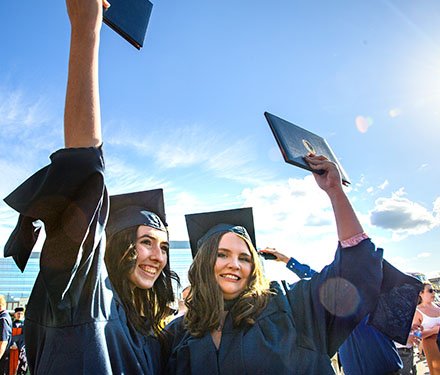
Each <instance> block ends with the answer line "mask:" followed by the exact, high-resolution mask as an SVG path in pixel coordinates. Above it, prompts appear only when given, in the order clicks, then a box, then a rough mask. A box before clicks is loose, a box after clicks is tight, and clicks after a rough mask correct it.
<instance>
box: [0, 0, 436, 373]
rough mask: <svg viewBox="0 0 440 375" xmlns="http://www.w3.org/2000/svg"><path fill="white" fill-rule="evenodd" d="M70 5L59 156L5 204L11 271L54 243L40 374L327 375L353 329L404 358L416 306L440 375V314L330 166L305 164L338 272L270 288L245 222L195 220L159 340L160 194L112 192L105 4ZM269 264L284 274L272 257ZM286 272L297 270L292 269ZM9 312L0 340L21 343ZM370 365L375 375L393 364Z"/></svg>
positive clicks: (41, 312)
mask: <svg viewBox="0 0 440 375" xmlns="http://www.w3.org/2000/svg"><path fill="white" fill-rule="evenodd" d="M66 3H67V12H68V15H69V19H70V24H71V39H70V57H69V69H68V83H67V91H66V101H65V114H64V143H65V147H64V148H63V149H60V150H58V151H56V152H54V153H53V154H52V155H51V157H50V159H51V163H50V164H49V165H48V166H46V167H45V168H43V169H41V170H39V171H38V172H36V173H35V174H34V175H32V176H31V177H30V178H29V179H27V180H26V181H25V182H24V183H23V184H22V185H20V186H19V187H18V188H17V189H16V190H14V191H13V192H12V193H11V194H10V195H9V196H8V197H6V198H5V202H6V203H7V204H8V205H10V206H11V207H12V208H13V209H15V210H16V211H17V212H18V213H19V214H20V215H19V219H18V223H17V226H16V228H15V229H14V231H13V232H12V234H11V236H10V238H9V240H8V242H7V244H6V246H5V256H12V257H14V259H15V261H16V263H17V265H18V267H19V268H20V269H22V270H23V269H24V268H25V267H26V263H27V260H28V258H29V256H30V253H31V252H32V250H33V249H34V246H35V244H36V242H37V235H38V231H36V229H35V227H34V225H33V223H34V221H35V220H41V221H42V222H43V223H44V230H45V232H46V238H45V241H44V243H43V244H42V249H41V260H40V270H39V274H38V277H37V280H36V282H35V285H34V288H33V290H32V294H31V297H30V299H29V302H28V305H27V306H26V320H25V329H24V335H25V345H24V346H25V348H26V357H27V361H28V364H29V370H30V372H31V373H32V374H61V373H66V372H73V373H78V374H221V373H222V374H224V373H228V374H333V373H334V372H335V368H334V367H333V366H332V361H331V358H333V357H334V355H335V354H336V353H337V352H338V350H340V348H341V347H344V345H349V344H347V340H350V338H351V339H354V338H356V337H357V340H358V341H357V342H359V335H358V334H357V333H356V330H359V329H360V328H359V327H374V328H371V329H374V332H377V335H378V337H380V338H381V340H384V341H383V342H385V341H386V342H387V343H388V342H389V343H392V342H394V341H395V342H398V343H400V344H401V345H406V344H407V342H408V339H409V338H410V337H411V335H410V331H411V330H412V328H413V330H414V327H412V325H413V317H414V313H415V309H416V304H417V298H418V297H419V296H420V298H421V299H422V303H421V304H420V305H419V307H418V310H417V313H416V319H417V320H416V324H417V325H418V326H423V327H424V329H423V333H422V343H423V345H424V346H425V345H426V348H428V347H429V348H430V349H427V350H426V355H427V358H428V362H430V363H431V365H432V367H431V365H430V368H431V371H432V374H436V373H437V374H438V371H439V370H438V367H436V366H437V365H436V362H437V361H438V360H437V357H436V356H435V355H434V354H433V353H434V352H433V351H432V352H431V350H434V349H436V350H437V353H438V348H437V347H436V341H435V338H434V337H436V336H437V333H438V329H439V326H440V322H439V321H438V320H437V321H435V322H432V321H431V320H430V319H434V318H432V316H433V314H437V315H436V316H440V309H438V308H437V310H435V308H434V306H433V305H432V303H431V302H430V301H428V298H427V297H426V296H427V295H428V294H430V291H429V289H426V288H425V289H423V287H422V284H421V283H420V282H419V281H418V280H416V279H414V278H412V277H410V276H407V275H405V274H403V273H401V272H400V271H398V270H397V269H395V268H394V267H392V266H391V265H390V264H389V263H387V262H386V261H385V260H384V259H383V250H382V249H380V248H376V247H375V245H374V244H373V242H372V241H371V239H370V238H369V236H368V235H367V234H366V233H365V232H364V230H363V228H362V225H361V223H360V222H359V220H358V218H357V216H356V213H355V212H354V210H353V208H352V205H351V204H350V201H349V199H348V197H347V195H346V194H345V192H344V190H343V186H342V183H341V175H340V172H339V170H338V167H337V166H336V165H335V164H334V163H332V162H330V161H329V160H328V159H327V158H325V157H324V156H321V155H313V154H309V155H305V160H306V161H307V163H308V164H309V166H310V167H311V168H312V169H313V170H316V171H321V172H322V174H318V173H314V174H313V175H314V177H315V180H316V183H317V185H318V186H319V187H320V188H321V189H322V190H323V191H324V192H325V193H326V194H327V196H328V199H329V200H330V202H331V204H332V207H333V212H334V217H335V221H336V230H337V239H338V244H337V246H336V247H337V248H336V253H335V257H334V260H333V262H332V263H331V264H330V265H328V266H326V267H325V268H324V269H322V270H321V271H320V272H312V270H310V269H308V271H307V267H303V268H302V271H301V272H302V275H303V276H304V277H301V278H302V280H300V281H298V282H297V283H294V284H291V285H289V284H287V283H277V282H272V283H271V282H270V281H269V280H267V279H266V277H265V275H264V271H263V266H262V259H261V254H260V252H258V251H257V250H256V241H255V229H254V227H253V219H252V210H250V209H232V210H226V211H217V212H204V213H198V214H190V215H187V216H186V219H187V227H188V235H189V238H190V244H191V250H192V254H193V257H194V259H193V263H192V265H191V267H190V269H189V273H188V279H189V282H190V288H188V293H187V295H186V297H184V300H183V301H182V302H183V303H184V308H183V306H182V313H181V314H180V315H179V316H178V317H177V318H176V319H174V320H172V321H171V322H170V323H169V324H168V325H166V326H165V327H164V321H166V320H167V318H168V316H169V314H170V311H171V310H170V305H171V303H172V302H173V301H174V298H175V297H174V294H173V288H172V280H177V279H178V278H177V275H176V274H175V273H174V272H173V271H172V270H171V268H170V257H169V232H168V227H167V223H166V215H165V209H164V197H163V191H162V190H161V189H156V190H150V191H146V192H138V193H128V194H122V195H118V196H111V197H109V195H108V193H107V189H106V185H105V177H104V154H103V146H102V143H103V140H102V134H101V121H100V103H99V81H98V56H99V53H98V52H99V42H100V29H101V25H102V12H103V8H104V9H105V8H108V7H109V5H110V4H109V3H108V2H107V1H105V0H104V1H103V0H67V1H66ZM40 230H41V229H40ZM335 242H336V241H335ZM263 253H266V254H267V253H272V255H274V256H275V257H276V258H280V259H281V258H282V259H285V258H283V257H281V255H279V254H280V253H277V252H276V250H274V249H265V250H264V251H263ZM289 261H290V260H289ZM289 261H288V266H289V264H290V267H291V269H292V270H293V268H294V266H292V265H294V264H297V265H298V262H296V261H290V263H289ZM431 294H432V293H431ZM0 301H1V300H0ZM4 309H5V307H4V306H0V310H1V314H2V315H1V322H2V326H3V327H5V326H10V327H11V329H12V322H10V319H9V320H8V314H7V313H4ZM436 319H440V318H436ZM368 329H370V328H368ZM2 332H3V333H2V341H1V346H0V348H1V350H2V352H0V353H1V354H2V358H3V352H5V351H6V348H7V347H8V346H10V344H11V339H9V338H7V337H6V336H7V334H8V332H9V329H8V328H7V327H6V328H3V329H2ZM5 332H6V336H5V335H4V333H5ZM370 333H371V332H370ZM362 335H364V336H363V337H365V333H362ZM428 340H429V344H428ZM425 343H426V344H425ZM434 344H435V345H434ZM17 345H18V343H17ZM350 345H351V346H350V348H354V344H350ZM431 348H432V349H431ZM363 350H367V348H365V347H364V349H363ZM348 352H349V353H351V352H354V351H353V350H352V351H351V352H350V350H349V351H348ZM428 352H429V354H428ZM395 354H397V353H395ZM349 355H351V354H349ZM361 357H362V356H361ZM397 357H398V356H397ZM345 358H347V357H345ZM373 360H375V361H376V362H375V365H376V368H380V366H381V365H383V364H384V362H383V361H382V360H380V359H379V357H377V358H376V359H374V358H373ZM347 361H348V360H347ZM350 361H351V362H354V361H356V359H355V358H353V357H350ZM343 362H344V360H343ZM346 363H349V362H346ZM343 367H346V368H347V369H348V368H349V365H348V364H347V365H345V366H344V364H343ZM358 368H360V367H358ZM382 369H383V373H396V371H399V370H398V369H397V368H396V369H391V370H389V369H388V368H385V367H382ZM5 371H6V370H3V374H6V372H5ZM375 371H376V370H375ZM436 371H437V372H436ZM365 373H366V372H365ZM376 374H378V373H376Z"/></svg>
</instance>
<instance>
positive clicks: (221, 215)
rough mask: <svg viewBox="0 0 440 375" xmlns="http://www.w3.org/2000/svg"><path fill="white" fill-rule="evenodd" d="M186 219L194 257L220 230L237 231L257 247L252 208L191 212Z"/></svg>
mask: <svg viewBox="0 0 440 375" xmlns="http://www.w3.org/2000/svg"><path fill="white" fill-rule="evenodd" d="M185 220H186V228H187V229H188V236H189V243H190V246H191V253H192V256H193V257H195V255H196V253H197V250H198V249H199V247H200V246H201V244H202V243H203V242H204V241H206V240H207V239H208V238H209V237H211V236H212V235H213V234H215V233H219V232H233V233H237V234H239V235H240V236H242V237H244V238H246V239H247V240H248V241H250V242H251V243H252V244H253V245H254V247H256V242H255V228H254V217H253V215H252V208H237V209H234V210H226V211H212V212H203V213H198V214H190V215H185Z"/></svg>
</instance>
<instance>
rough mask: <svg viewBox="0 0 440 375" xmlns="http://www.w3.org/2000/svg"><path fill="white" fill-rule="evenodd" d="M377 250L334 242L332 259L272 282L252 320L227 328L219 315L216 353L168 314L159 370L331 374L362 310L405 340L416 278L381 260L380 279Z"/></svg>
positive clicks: (417, 285)
mask: <svg viewBox="0 0 440 375" xmlns="http://www.w3.org/2000/svg"><path fill="white" fill-rule="evenodd" d="M382 254H383V251H382V249H375V247H374V245H373V244H372V243H371V241H370V240H364V241H362V242H361V243H360V244H358V245H357V246H354V247H352V248H345V249H343V248H341V247H339V248H338V250H337V252H336V256H335V260H334V262H333V263H332V264H331V265H329V266H327V267H325V268H324V269H323V270H322V271H321V272H320V273H317V274H315V275H314V276H313V277H312V278H311V279H310V280H301V281H299V282H297V283H295V284H293V285H286V284H283V285H279V284H273V285H272V286H273V289H274V291H275V293H276V294H275V295H273V296H271V297H270V300H269V303H268V305H267V307H266V308H265V309H264V310H263V311H262V313H261V314H260V315H259V316H258V317H257V318H256V322H255V324H254V325H252V326H247V327H242V328H234V327H233V326H232V319H231V317H230V314H228V315H227V317H226V321H225V324H224V327H223V331H222V338H221V342H220V347H219V350H217V349H216V347H215V345H214V343H213V341H212V338H211V334H210V333H209V332H208V333H206V334H205V335H204V336H203V337H201V338H196V337H193V336H191V335H190V334H189V333H188V332H187V331H186V330H185V328H184V326H183V317H181V318H178V319H176V320H175V321H173V322H171V323H170V324H169V326H168V327H167V329H168V331H169V333H170V342H169V346H170V347H169V351H170V353H171V354H170V357H169V359H168V364H167V367H166V373H167V374H196V375H198V374H212V375H217V374H228V375H233V374H237V375H239V374H240V375H243V374H277V375H282V374H307V375H310V374H319V375H322V374H333V373H334V371H333V369H332V367H331V364H330V357H331V356H333V355H334V354H335V352H336V350H337V349H338V348H339V346H340V345H341V344H342V343H343V342H344V340H345V339H346V338H347V337H348V335H349V334H350V332H351V331H352V330H353V329H354V328H355V327H356V325H357V324H358V323H359V322H360V321H361V319H362V318H363V317H364V316H365V315H366V314H367V313H369V312H373V313H371V315H370V320H371V321H372V322H374V321H375V322H376V323H382V328H384V329H385V331H386V333H387V334H388V335H389V336H390V337H391V338H393V339H395V340H397V341H399V342H403V341H405V342H406V337H407V334H408V332H409V330H410V327H411V322H412V317H413V314H414V310H415V306H416V303H417V295H418V291H419V288H420V282H419V281H417V280H416V279H414V278H411V277H407V276H405V275H403V274H402V273H400V272H399V271H397V270H396V269H394V268H392V267H391V266H389V265H387V266H386V267H385V268H386V269H387V271H386V272H387V273H390V274H391V275H389V276H388V277H387V282H385V283H384V277H383V272H382V271H383V267H384V261H383V260H382ZM384 272H385V271H384ZM402 297H404V298H402ZM376 309H379V310H380V311H377V312H376ZM385 318H388V321H387V322H383V321H382V319H385ZM378 325H380V324H378ZM388 325H389V327H388Z"/></svg>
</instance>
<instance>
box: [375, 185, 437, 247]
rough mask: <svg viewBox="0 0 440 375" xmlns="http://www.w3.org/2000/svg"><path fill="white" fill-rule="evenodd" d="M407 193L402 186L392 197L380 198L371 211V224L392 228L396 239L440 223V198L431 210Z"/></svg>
mask: <svg viewBox="0 0 440 375" xmlns="http://www.w3.org/2000/svg"><path fill="white" fill-rule="evenodd" d="M405 195H406V193H405V191H404V189H403V188H401V189H399V190H398V191H397V192H395V193H393V194H392V196H391V197H390V198H379V199H377V200H376V202H375V207H374V209H373V210H372V211H371V212H370V221H371V224H372V225H375V226H377V227H380V228H383V229H388V230H391V231H392V232H393V238H394V239H395V240H399V239H403V238H405V237H407V236H408V235H414V234H422V233H425V232H428V231H430V230H432V229H433V228H435V227H436V226H438V225H439V224H440V222H439V221H440V215H438V213H439V211H440V203H439V202H440V198H437V199H436V201H435V202H434V207H433V210H432V211H429V210H428V209H427V208H425V207H423V206H422V205H420V204H418V203H416V202H413V201H411V200H409V199H408V198H406V197H405Z"/></svg>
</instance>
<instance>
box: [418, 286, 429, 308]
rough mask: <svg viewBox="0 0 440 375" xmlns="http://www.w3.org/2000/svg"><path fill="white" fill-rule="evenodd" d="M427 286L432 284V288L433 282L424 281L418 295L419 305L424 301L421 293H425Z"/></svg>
mask: <svg viewBox="0 0 440 375" xmlns="http://www.w3.org/2000/svg"><path fill="white" fill-rule="evenodd" d="M427 286H430V287H431V288H432V284H431V283H428V282H424V283H423V284H422V288H421V290H420V292H419V295H418V297H417V305H420V304H421V303H422V297H421V296H420V294H421V293H423V292H424V291H425V288H426V287H427Z"/></svg>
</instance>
